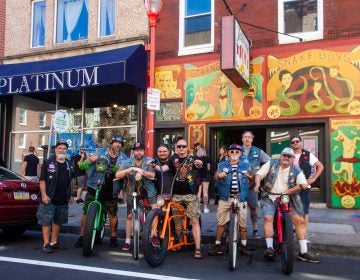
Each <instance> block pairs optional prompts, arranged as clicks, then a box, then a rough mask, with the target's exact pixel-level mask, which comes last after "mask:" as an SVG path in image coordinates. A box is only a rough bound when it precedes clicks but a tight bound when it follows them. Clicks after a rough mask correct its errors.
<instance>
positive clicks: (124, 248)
mask: <svg viewBox="0 0 360 280" xmlns="http://www.w3.org/2000/svg"><path fill="white" fill-rule="evenodd" d="M121 250H123V251H129V250H130V244H129V243H124V245H123V246H122V248H121Z"/></svg>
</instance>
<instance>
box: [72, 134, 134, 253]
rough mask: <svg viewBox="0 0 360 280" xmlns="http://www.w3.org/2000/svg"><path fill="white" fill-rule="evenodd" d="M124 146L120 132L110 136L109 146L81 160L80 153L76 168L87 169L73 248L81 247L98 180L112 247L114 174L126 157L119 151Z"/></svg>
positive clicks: (114, 242)
mask: <svg viewBox="0 0 360 280" xmlns="http://www.w3.org/2000/svg"><path fill="white" fill-rule="evenodd" d="M123 145H124V138H123V137H122V136H121V135H115V136H113V137H112V138H111V142H110V147H109V148H107V147H104V148H100V149H98V150H97V152H96V153H94V154H90V156H88V157H87V158H86V160H84V156H83V157H82V158H81V159H80V160H79V167H80V169H83V170H88V179H87V193H86V196H85V203H84V207H83V215H82V217H81V226H80V237H79V240H78V241H77V242H76V244H75V247H76V248H79V247H82V242H83V236H84V232H85V222H86V211H87V208H88V205H89V203H90V202H92V201H93V200H94V199H95V193H96V188H97V186H98V184H99V182H100V187H101V190H100V193H99V199H100V202H101V203H102V206H103V209H104V211H105V212H106V213H107V215H108V217H109V219H110V247H111V248H116V247H117V246H118V244H117V224H118V218H117V211H118V203H117V197H118V194H119V192H120V189H121V183H122V182H121V181H119V180H116V181H114V178H115V173H116V171H117V169H118V166H120V164H121V163H122V162H125V161H126V160H128V157H127V156H126V155H125V154H124V153H123V152H120V149H121V148H122V147H123Z"/></svg>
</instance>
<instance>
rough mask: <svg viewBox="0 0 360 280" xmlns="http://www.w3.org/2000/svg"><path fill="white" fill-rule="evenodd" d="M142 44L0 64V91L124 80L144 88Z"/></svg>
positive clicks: (8, 92)
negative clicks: (57, 57)
mask: <svg viewBox="0 0 360 280" xmlns="http://www.w3.org/2000/svg"><path fill="white" fill-rule="evenodd" d="M146 63H147V56H146V52H145V48H144V46H143V45H134V46H130V47H125V48H120V49H115V50H109V51H103V52H97V53H91V54H85V55H79V56H72V57H66V58H59V59H52V60H43V61H36V62H26V63H18V64H4V65H0V94H2V95H11V94H28V93H38V92H48V91H57V90H60V91H61V90H68V89H79V88H87V87H97V86H105V85H113V84H122V83H126V84H129V85H131V86H135V87H137V88H139V89H143V90H144V89H145V88H146Z"/></svg>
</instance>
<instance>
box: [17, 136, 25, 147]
mask: <svg viewBox="0 0 360 280" xmlns="http://www.w3.org/2000/svg"><path fill="white" fill-rule="evenodd" d="M20 139H22V142H23V143H21V141H20ZM18 148H19V149H25V148H26V133H19V146H18Z"/></svg>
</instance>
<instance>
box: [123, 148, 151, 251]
mask: <svg viewBox="0 0 360 280" xmlns="http://www.w3.org/2000/svg"><path fill="white" fill-rule="evenodd" d="M131 149H132V151H133V155H132V156H131V157H130V160H128V161H126V162H124V163H122V164H121V165H120V167H119V171H117V172H116V179H123V178H125V177H126V183H125V185H126V190H127V196H126V203H127V219H126V228H125V238H126V239H125V243H124V245H123V246H122V250H123V251H129V250H130V240H131V232H132V209H133V197H132V193H133V192H134V191H135V192H137V193H138V194H139V198H147V199H148V200H149V202H150V204H151V205H152V206H153V207H155V205H156V194H157V193H156V189H155V186H154V178H155V170H154V169H153V168H151V167H150V163H151V162H152V159H151V158H149V157H147V156H145V146H144V144H142V143H135V144H134V146H133V147H132V148H131Z"/></svg>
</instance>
